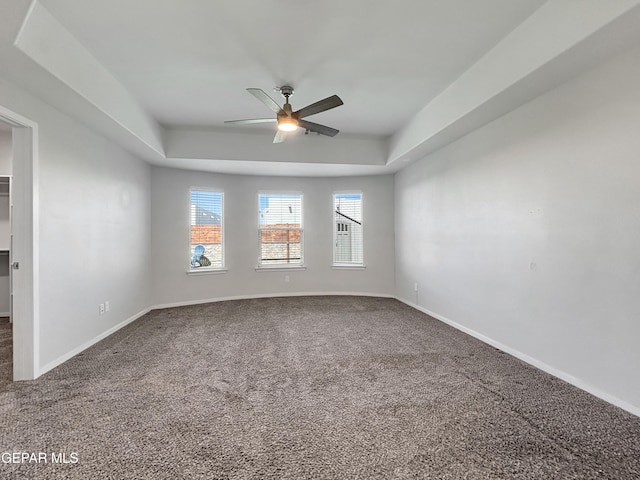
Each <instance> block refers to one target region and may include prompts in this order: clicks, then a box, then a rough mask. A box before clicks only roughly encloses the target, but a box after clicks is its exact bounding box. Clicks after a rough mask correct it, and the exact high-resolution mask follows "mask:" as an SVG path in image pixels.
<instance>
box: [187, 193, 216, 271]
mask: <svg viewBox="0 0 640 480" xmlns="http://www.w3.org/2000/svg"><path fill="white" fill-rule="evenodd" d="M223 198H224V195H223V193H222V192H220V191H215V190H204V189H196V188H192V189H191V215H190V217H191V230H190V237H191V241H190V244H191V245H190V247H191V249H190V256H189V262H190V264H189V268H190V269H191V270H196V269H197V270H203V269H211V270H213V269H222V268H224V208H223V206H224V205H223Z"/></svg>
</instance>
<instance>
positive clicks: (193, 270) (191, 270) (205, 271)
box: [187, 186, 227, 275]
mask: <svg viewBox="0 0 640 480" xmlns="http://www.w3.org/2000/svg"><path fill="white" fill-rule="evenodd" d="M193 192H209V193H219V194H220V203H221V205H220V214H221V219H220V248H221V257H222V258H221V262H220V266H219V267H218V266H209V267H192V266H191V256H190V257H189V260H188V268H187V274H188V275H209V274H217V273H225V272H227V267H226V265H227V263H226V260H227V259H226V257H227V255H226V251H227V249H226V244H225V237H226V225H225V223H226V213H225V194H224V190H223V189H221V188H215V187H201V186H191V187H189V221H188V224H189V228H188V244H187V245H188V247H189V252H191V248H192V246H193V244H192V243H191V226H192V225H191V215H192V207H193V201H192V198H193Z"/></svg>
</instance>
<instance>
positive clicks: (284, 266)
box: [255, 190, 307, 271]
mask: <svg viewBox="0 0 640 480" xmlns="http://www.w3.org/2000/svg"><path fill="white" fill-rule="evenodd" d="M263 195H274V196H276V195H281V196H299V197H300V227H299V228H298V229H291V230H299V231H300V262H299V263H276V264H263V263H262V233H261V231H262V230H261V228H260V227H261V223H260V197H261V196H263ZM256 203H257V207H258V209H257V213H258V217H257V222H256V223H257V227H258V229H257V240H258V242H257V243H258V245H257V258H256V260H257V266H256V268H255V269H256V271H265V270H305V269H306V268H307V267H306V266H305V263H304V194H303V192H301V191H299V190H293V191H292V190H260V191H258V193H257V194H256Z"/></svg>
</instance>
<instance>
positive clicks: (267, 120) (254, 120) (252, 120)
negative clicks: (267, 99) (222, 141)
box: [224, 118, 278, 125]
mask: <svg viewBox="0 0 640 480" xmlns="http://www.w3.org/2000/svg"><path fill="white" fill-rule="evenodd" d="M277 121H278V119H277V118H250V119H247V120H226V121H225V122H224V123H234V124H236V125H250V124H252V123H275V122H277Z"/></svg>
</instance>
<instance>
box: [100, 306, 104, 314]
mask: <svg viewBox="0 0 640 480" xmlns="http://www.w3.org/2000/svg"><path fill="white" fill-rule="evenodd" d="M99 311H100V315H102V314H103V313H104V303H101V304H100V307H99Z"/></svg>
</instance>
